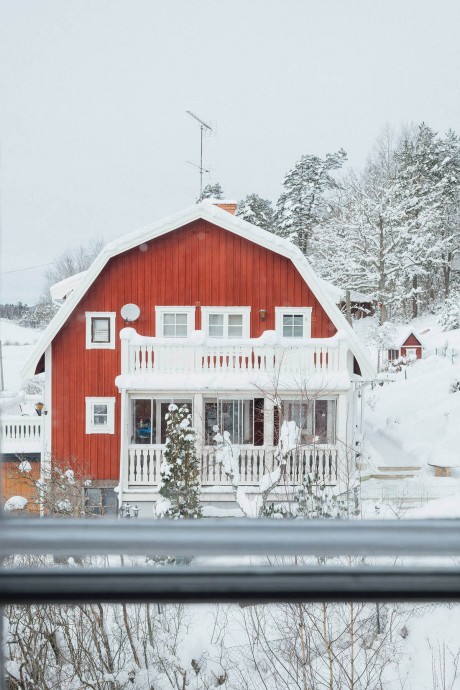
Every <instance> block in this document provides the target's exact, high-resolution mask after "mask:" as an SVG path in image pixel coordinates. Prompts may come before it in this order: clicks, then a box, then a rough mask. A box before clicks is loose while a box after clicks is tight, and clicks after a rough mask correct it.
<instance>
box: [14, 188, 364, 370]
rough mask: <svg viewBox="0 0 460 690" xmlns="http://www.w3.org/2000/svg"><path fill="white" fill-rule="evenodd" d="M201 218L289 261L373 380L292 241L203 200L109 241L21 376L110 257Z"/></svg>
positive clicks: (32, 367) (341, 320) (329, 299)
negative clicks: (345, 337) (343, 335)
mask: <svg viewBox="0 0 460 690" xmlns="http://www.w3.org/2000/svg"><path fill="white" fill-rule="evenodd" d="M200 219H202V220H205V221H208V222H209V223H212V224H213V225H217V226H219V227H221V228H223V229H224V230H228V231H229V232H232V233H234V234H236V235H239V236H240V237H243V238H245V239H247V240H248V241H250V242H254V243H255V244H258V245H260V246H261V247H264V248H265V249H268V250H269V251H272V252H275V253H277V254H280V255H281V256H284V257H286V258H288V259H290V260H291V261H292V263H293V264H294V266H295V268H296V269H297V270H298V272H299V273H300V275H301V276H302V278H303V279H304V281H305V282H306V283H307V285H308V286H309V288H310V289H311V291H312V292H313V294H314V295H315V296H316V298H317V299H318V301H319V302H320V303H321V305H322V307H323V309H324V311H325V312H326V314H327V315H328V316H329V318H330V319H331V321H332V323H333V324H334V326H335V327H336V328H337V330H338V331H342V332H345V334H346V336H347V339H348V342H349V345H350V349H351V351H352V353H353V355H354V356H355V357H356V360H357V362H358V364H359V367H360V369H361V373H362V376H363V378H365V379H371V378H374V376H375V371H374V367H373V365H372V363H371V361H370V359H369V357H368V355H367V353H366V351H365V349H364V347H363V345H362V343H361V341H360V340H359V338H358V337H357V335H356V333H355V332H354V331H353V329H352V327H351V326H350V325H349V323H348V322H347V320H346V319H345V317H344V316H343V315H342V314H341V313H340V310H339V309H338V307H337V306H336V304H335V303H334V299H333V298H332V296H331V294H330V291H328V290H327V289H326V288H325V285H324V283H323V281H321V279H320V278H319V277H318V276H317V275H316V274H315V272H314V271H313V269H312V268H311V266H310V264H309V262H308V260H307V259H306V258H305V256H304V255H303V254H302V252H301V251H300V249H299V248H298V247H296V246H295V245H294V244H292V242H290V241H289V240H287V239H284V238H282V237H279V236H278V235H274V234H273V233H271V232H268V231H267V230H262V229H261V228H258V227H256V226H255V225H252V223H248V222H247V221H245V220H242V219H241V218H238V217H237V216H233V215H232V214H231V213H228V212H227V211H224V210H222V209H221V208H218V207H217V206H215V205H214V204H212V203H210V202H209V201H206V200H205V201H203V202H201V203H199V204H196V205H194V206H191V207H189V208H187V209H185V210H183V211H180V212H179V213H176V214H174V215H171V216H168V217H167V218H164V219H162V220H160V221H159V222H157V223H154V224H153V225H148V226H146V227H144V228H141V229H139V230H135V231H134V232H131V233H129V234H127V235H123V236H122V237H120V238H119V239H116V240H113V241H112V242H109V244H107V245H106V246H105V247H104V249H103V250H102V251H101V253H100V254H99V255H98V256H97V257H96V259H95V260H94V262H93V263H92V264H91V266H90V268H89V269H88V270H87V271H86V272H85V273H83V274H82V275H81V278H80V280H79V281H78V282H77V284H76V285H75V288H74V289H73V291H72V292H71V293H70V295H69V296H68V297H67V299H66V301H65V302H64V304H63V305H62V307H61V308H60V309H59V311H58V312H57V314H56V315H55V316H54V318H53V320H52V321H51V322H50V324H49V325H48V327H47V328H46V330H45V331H44V332H43V334H42V336H41V338H40V339H39V340H38V342H37V343H36V345H35V347H34V349H33V351H32V353H31V355H30V357H29V358H28V360H27V362H26V364H25V366H24V368H23V369H22V372H21V373H22V375H23V376H24V377H25V378H26V377H30V376H33V374H34V373H35V369H36V366H37V363H38V362H39V360H40V358H41V357H42V355H43V353H44V352H45V350H46V349H47V348H48V346H49V345H50V344H51V343H52V341H53V339H54V337H55V336H56V334H57V333H58V332H59V330H60V329H61V328H62V326H63V325H64V324H65V322H66V321H67V319H68V318H69V316H70V315H71V314H72V312H73V310H74V309H75V307H76V306H77V305H78V303H79V302H80V300H81V299H82V297H83V296H84V295H85V293H86V292H87V291H88V289H89V288H90V287H91V285H92V284H93V283H94V281H95V280H96V279H97V277H98V275H99V274H100V272H101V271H102V269H103V268H104V266H105V265H106V264H107V262H108V261H109V260H110V259H111V258H113V257H114V256H117V255H119V254H122V253H123V252H126V251H129V250H130V249H133V248H135V247H137V246H139V245H140V244H143V243H144V242H148V241H150V240H153V239H155V238H157V237H161V236H162V235H165V234H167V233H169V232H172V231H173V230H177V229H178V228H181V227H182V226H184V225H187V224H189V223H192V222H194V221H196V220H200Z"/></svg>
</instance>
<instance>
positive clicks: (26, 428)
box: [0, 415, 43, 453]
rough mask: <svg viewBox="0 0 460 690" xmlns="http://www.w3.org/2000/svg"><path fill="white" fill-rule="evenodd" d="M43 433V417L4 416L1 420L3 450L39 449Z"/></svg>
mask: <svg viewBox="0 0 460 690" xmlns="http://www.w3.org/2000/svg"><path fill="white" fill-rule="evenodd" d="M42 434H43V417H38V416H37V417H25V416H24V417H21V416H19V415H18V416H8V417H7V416H4V417H2V419H1V421H0V445H1V448H2V451H3V452H11V453H20V452H35V451H39V450H41V446H42V440H43V437H42Z"/></svg>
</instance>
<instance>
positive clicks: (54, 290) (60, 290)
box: [50, 271, 86, 299]
mask: <svg viewBox="0 0 460 690" xmlns="http://www.w3.org/2000/svg"><path fill="white" fill-rule="evenodd" d="M84 275H86V271H82V272H81V273H75V275H73V276H69V277H68V278H64V280H60V281H59V283H54V285H52V286H51V287H50V293H51V299H65V298H66V297H67V296H68V295H70V293H71V292H72V291H73V290H74V289H75V287H76V286H77V285H78V283H79V282H80V280H81V279H82V278H83V276H84Z"/></svg>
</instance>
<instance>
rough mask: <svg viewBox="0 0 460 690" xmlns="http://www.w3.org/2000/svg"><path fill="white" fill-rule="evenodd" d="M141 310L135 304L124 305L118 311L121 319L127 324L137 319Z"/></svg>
mask: <svg viewBox="0 0 460 690" xmlns="http://www.w3.org/2000/svg"><path fill="white" fill-rule="evenodd" d="M140 313H141V310H140V309H139V307H138V306H137V304H125V305H124V306H123V307H122V308H121V311H120V314H121V317H122V318H123V319H124V320H125V321H126V322H127V323H132V322H133V321H136V319H138V318H139V314H140Z"/></svg>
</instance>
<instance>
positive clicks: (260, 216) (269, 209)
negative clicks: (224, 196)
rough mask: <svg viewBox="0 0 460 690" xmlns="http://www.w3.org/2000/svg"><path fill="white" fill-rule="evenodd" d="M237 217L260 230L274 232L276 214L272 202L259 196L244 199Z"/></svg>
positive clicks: (253, 195)
mask: <svg viewBox="0 0 460 690" xmlns="http://www.w3.org/2000/svg"><path fill="white" fill-rule="evenodd" d="M236 215H237V216H240V217H241V218H243V220H247V221H248V223H252V224H253V225H257V227H259V228H263V229H264V230H270V231H271V232H274V226H275V218H274V215H275V214H274V211H273V206H272V202H271V201H269V200H268V199H262V197H261V196H259V195H258V194H248V196H246V197H245V198H244V199H242V200H241V201H240V202H239V204H238V209H237V212H236Z"/></svg>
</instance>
